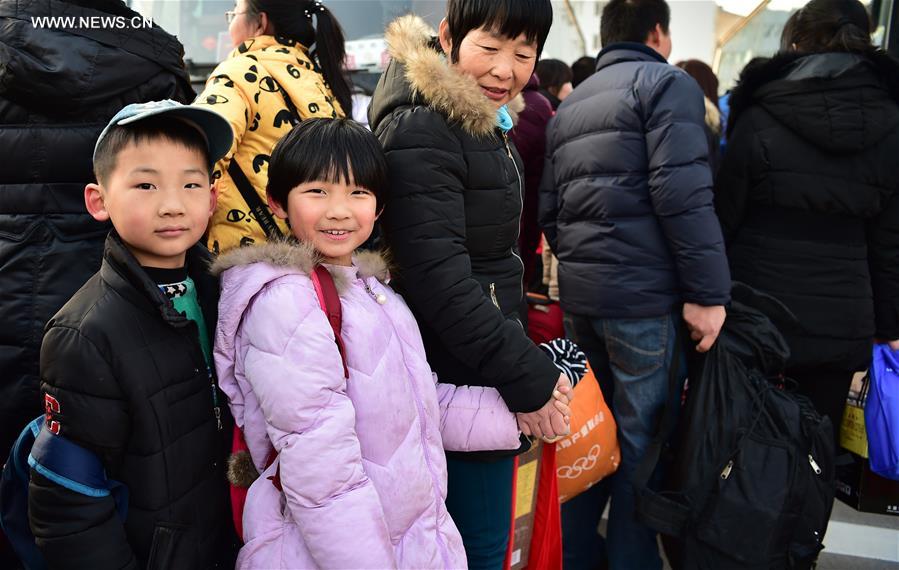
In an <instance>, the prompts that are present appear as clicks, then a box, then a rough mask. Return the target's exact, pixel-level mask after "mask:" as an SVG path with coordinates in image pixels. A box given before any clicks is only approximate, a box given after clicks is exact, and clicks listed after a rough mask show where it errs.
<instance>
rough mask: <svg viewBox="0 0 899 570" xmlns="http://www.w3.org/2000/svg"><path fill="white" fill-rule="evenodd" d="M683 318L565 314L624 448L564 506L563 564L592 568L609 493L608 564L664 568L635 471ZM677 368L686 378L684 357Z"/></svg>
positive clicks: (661, 401)
mask: <svg viewBox="0 0 899 570" xmlns="http://www.w3.org/2000/svg"><path fill="white" fill-rule="evenodd" d="M680 318H681V317H680V315H677V314H668V315H662V316H660V317H652V318H643V319H600V318H593V317H586V316H581V315H572V314H568V315H565V330H566V333H567V334H568V336H569V337H570V338H571V339H572V340H573V341H575V342H576V343H577V344H578V346H580V347H581V349H582V350H583V351H584V353H585V354H586V355H587V359H588V360H589V361H590V365H591V367H592V368H593V371H594V372H595V374H596V378H597V380H598V381H599V385H600V388H602V391H603V396H604V397H605V398H606V400H607V401H608V402H609V404H610V407H611V409H612V413H613V415H614V416H615V421H616V422H617V424H618V443H619V445H620V447H621V463H620V465H619V467H618V471H617V473H615V475H614V476H612V477H610V478H609V479H607V480H606V481H602V482H600V483H599V484H598V485H597V486H596V487H598V489H596V490H595V491H593V490H592V489H591V491H593V492H592V493H590V492H588V493H584V494H583V495H581V496H579V497H575V498H574V499H572V500H571V501H569V502H568V503H565V504H564V505H563V506H562V535H563V548H564V556H565V570H572V569H580V568H584V569H588V568H595V567H596V563H597V560H596V559H597V556H601V555H602V550H603V548H602V539H600V538H598V537H597V536H596V532H595V529H596V525H597V522H598V521H599V518H600V516H601V514H602V511H603V509H604V508H605V502H606V501H607V500H609V498H611V506H610V508H609V525H608V532H607V536H606V541H605V548H604V550H605V555H606V557H607V558H608V562H609V568H611V569H612V570H620V569H635V570H653V569H661V568H662V559H661V557H660V556H659V551H658V546H657V543H656V533H655V532H654V531H652V530H651V529H649V528H647V527H645V526H643V525H642V524H640V523H639V522H637V520H636V516H635V515H636V505H635V501H636V499H635V493H634V487H633V476H634V471H635V470H636V468H637V466H638V465H639V464H640V461H641V460H642V459H643V456H644V454H645V453H646V450H647V448H648V447H649V445H650V443H651V442H652V438H653V436H654V435H655V430H656V423H657V422H658V419H659V418H660V417H661V413H662V411H663V410H664V408H665V405H666V402H667V399H668V371H669V368H670V366H671V360H672V356H673V355H674V351H675V350H682V347H680V346H675V345H676V337H677V328H678V326H679V323H680ZM679 368H680V371H679V375H680V377H681V379H683V378H684V377H685V376H686V364H685V363H684V359H683V358H681V365H680V367H679ZM678 396H679V395H678ZM674 404H675V405H676V404H677V402H675V403H674ZM658 475H659V473H656V475H655V477H656V478H658ZM591 535H592V536H591Z"/></svg>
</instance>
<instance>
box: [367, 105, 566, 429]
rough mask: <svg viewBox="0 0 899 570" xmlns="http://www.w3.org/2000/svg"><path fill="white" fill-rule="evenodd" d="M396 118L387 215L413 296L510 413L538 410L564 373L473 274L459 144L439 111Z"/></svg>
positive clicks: (414, 304) (384, 139)
mask: <svg viewBox="0 0 899 570" xmlns="http://www.w3.org/2000/svg"><path fill="white" fill-rule="evenodd" d="M394 121H395V124H393V125H390V126H389V127H388V128H387V129H386V130H385V131H384V132H383V133H382V134H381V143H382V145H383V146H384V150H385V152H386V154H387V160H388V165H389V167H390V195H389V198H388V201H387V206H386V208H385V210H384V218H383V220H382V221H383V227H384V231H385V235H386V237H387V241H388V244H389V245H390V248H391V253H392V255H393V259H394V261H395V263H396V266H397V270H398V277H399V279H400V281H401V282H402V284H403V294H404V296H405V298H406V301H407V302H408V303H409V306H410V307H411V308H412V310H413V311H414V312H415V314H416V317H417V318H418V319H419V322H421V323H422V326H426V327H428V328H429V329H430V330H432V331H433V332H435V333H436V334H437V336H438V338H439V339H440V342H441V344H442V346H443V348H444V349H445V350H447V351H448V352H449V353H450V354H451V355H452V356H454V357H455V358H456V359H458V360H460V361H461V362H464V363H466V364H467V365H468V366H470V367H472V368H474V369H475V370H476V371H477V372H478V374H479V375H480V376H481V378H482V380H483V381H484V382H486V385H488V386H493V387H495V388H497V389H498V390H499V392H500V394H501V395H502V397H503V400H505V402H506V404H507V405H508V406H509V409H510V410H512V411H513V412H526V411H533V410H536V409H539V408H540V407H541V406H543V405H544V404H545V403H546V402H547V401H548V400H549V398H550V397H551V395H552V391H553V388H554V387H555V384H556V381H557V380H558V377H559V372H558V370H556V368H555V367H554V366H553V364H552V362H551V361H550V360H549V359H548V358H546V356H544V355H543V353H542V352H541V351H540V349H539V348H537V347H536V346H535V345H534V343H532V342H531V341H530V340H529V339H528V338H527V337H526V336H525V334H524V331H523V330H522V328H521V327H520V326H519V324H518V323H516V322H514V321H511V320H507V319H506V318H504V317H503V315H502V314H501V313H500V312H499V311H497V309H496V307H495V306H493V304H492V303H491V302H490V300H489V299H488V298H487V296H486V295H485V294H484V292H483V290H482V288H481V286H480V284H479V283H478V282H477V281H476V280H475V279H474V278H473V277H472V269H471V259H470V257H469V254H468V250H467V249H466V245H465V243H466V241H465V198H464V192H465V186H464V183H463V181H464V180H465V179H466V173H467V165H466V164H465V161H464V159H463V153H462V147H461V144H460V142H459V140H458V139H457V138H456V136H455V135H454V134H453V133H452V132H451V131H450V130H449V128H448V126H447V124H446V122H445V120H444V119H443V117H442V116H440V115H438V114H436V113H434V112H430V111H427V110H421V109H416V110H414V111H412V112H404V113H402V114H400V115H399V116H398V117H396V118H394ZM446 380H447V381H451V380H453V381H455V382H460V381H464V379H446Z"/></svg>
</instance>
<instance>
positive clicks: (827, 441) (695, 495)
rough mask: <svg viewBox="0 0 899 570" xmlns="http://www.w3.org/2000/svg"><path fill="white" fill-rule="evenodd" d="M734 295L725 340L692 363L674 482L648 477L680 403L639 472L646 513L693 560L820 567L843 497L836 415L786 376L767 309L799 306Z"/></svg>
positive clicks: (744, 291)
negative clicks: (837, 500) (657, 483)
mask: <svg viewBox="0 0 899 570" xmlns="http://www.w3.org/2000/svg"><path fill="white" fill-rule="evenodd" d="M732 298H733V300H734V301H733V303H732V306H731V307H730V308H729V309H728V315H727V320H726V321H725V324H724V327H723V329H722V331H721V335H720V336H719V338H718V341H717V342H716V343H715V345H714V346H713V347H712V349H711V350H710V351H709V352H708V353H707V355H706V356H705V359H704V362H703V363H702V367H701V368H702V369H701V371H699V373H698V374H693V373H692V371H691V375H690V381H689V388H688V390H687V395H686V403H685V405H684V408H683V410H682V411H681V420H680V425H679V426H678V429H677V433H676V436H675V439H674V446H673V447H672V448H669V449H670V450H671V451H672V452H673V461H672V465H671V469H670V472H669V473H668V476H667V478H666V483H665V485H664V487H663V490H661V491H660V490H656V489H651V488H650V487H648V481H649V479H650V476H651V475H652V473H653V471H654V469H655V467H656V464H657V463H658V461H659V459H660V457H661V455H662V453H663V451H664V450H665V448H666V442H667V441H668V440H669V436H670V435H671V434H672V433H673V432H674V423H675V422H674V417H673V416H674V415H675V414H676V413H677V410H674V409H671V408H669V409H666V411H665V414H664V417H663V418H662V422H661V425H660V429H659V433H658V434H657V436H656V438H655V440H654V442H653V445H652V446H651V448H650V451H649V452H648V453H647V457H646V458H645V460H644V462H643V463H642V464H641V465H640V466H639V468H638V470H637V472H636V475H635V478H634V484H635V489H636V492H637V510H638V517H639V518H640V520H641V521H642V522H643V523H644V524H646V525H648V526H650V527H651V528H653V529H655V530H657V531H659V532H662V533H665V534H668V535H671V536H673V537H675V538H677V539H680V541H681V547H682V553H681V554H682V560H681V561H680V562H681V564H680V565H679V566H680V567H682V568H686V569H692V568H703V569H705V568H708V569H718V568H728V569H734V570H736V569H754V570H763V569H765V570H768V569H771V568H811V567H813V566H814V563H815V561H816V559H817V556H818V553H819V552H820V550H821V549H822V548H823V544H822V540H823V538H824V534H825V532H826V530H827V523H828V520H829V519H830V511H831V508H832V506H833V498H834V449H833V437H832V433H833V432H832V428H831V424H830V420H829V419H828V418H826V417H822V416H821V415H820V414H818V413H817V412H816V411H815V409H814V407H813V406H812V404H811V402H810V401H809V400H808V399H807V398H805V397H803V396H800V395H797V394H794V393H793V392H792V391H790V390H789V388H788V384H789V382H788V381H787V382H784V381H783V380H782V376H781V374H782V371H783V368H784V365H785V363H786V361H787V358H788V356H789V349H788V348H787V345H786V343H785V341H784V339H783V337H782V336H781V334H780V333H779V332H778V330H777V329H776V328H775V327H774V325H773V324H771V321H770V320H769V319H768V317H767V316H766V314H767V315H771V314H779V315H780V317H781V318H782V319H786V320H789V319H791V318H792V315H791V314H790V313H789V311H788V310H787V309H786V308H785V307H784V306H783V305H781V304H780V303H779V302H778V301H776V300H775V299H773V298H771V297H768V296H767V295H763V294H761V293H758V292H756V291H754V290H752V289H750V288H748V287H747V286H745V285H741V284H735V286H734V291H733V295H732ZM675 369H676V367H675ZM671 377H672V381H671V385H670V389H671V394H670V395H671V397H672V398H676V394H677V391H679V389H680V387H679V385H678V383H677V382H676V378H675V375H674V374H672V375H671ZM785 385H786V387H785ZM670 401H677V400H670Z"/></svg>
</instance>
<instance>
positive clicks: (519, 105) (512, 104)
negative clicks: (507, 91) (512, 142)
mask: <svg viewBox="0 0 899 570" xmlns="http://www.w3.org/2000/svg"><path fill="white" fill-rule="evenodd" d="M507 107H508V108H509V114H510V115H512V124H513V125H517V124H518V118H519V115H521V113H522V112H523V111H524V108H525V107H527V101H525V100H524V95H522V94H521V93H519V94H518V95H516V96H515V98H514V99H512V100H511V101H509V104H508V105H507Z"/></svg>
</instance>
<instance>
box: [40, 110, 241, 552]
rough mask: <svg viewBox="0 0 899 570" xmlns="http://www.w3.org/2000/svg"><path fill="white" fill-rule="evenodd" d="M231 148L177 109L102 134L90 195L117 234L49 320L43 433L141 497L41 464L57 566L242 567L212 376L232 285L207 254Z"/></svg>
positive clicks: (48, 535) (144, 114)
mask: <svg viewBox="0 0 899 570" xmlns="http://www.w3.org/2000/svg"><path fill="white" fill-rule="evenodd" d="M231 142H232V134H231V127H230V126H229V124H228V122H227V121H225V120H224V119H222V118H221V117H219V116H218V115H217V114H216V113H214V112H212V111H208V110H206V109H201V108H196V107H186V106H182V105H180V104H178V103H175V102H174V101H159V102H151V103H145V104H132V105H128V106H127V107H125V108H124V109H122V110H121V111H119V112H118V113H117V114H116V115H115V116H114V117H113V118H112V120H111V121H110V123H109V125H107V126H106V128H105V129H104V130H103V132H102V133H100V137H99V140H98V141H97V145H96V147H95V149H94V173H95V175H96V178H97V183H96V184H88V185H87V186H86V188H85V190H84V200H85V204H86V206H87V210H88V212H89V213H90V214H91V215H92V216H93V217H94V218H95V219H97V220H99V221H106V220H110V221H111V222H112V225H113V228H114V229H113V230H112V231H111V232H110V234H109V236H108V237H107V240H106V247H105V252H104V256H103V264H102V266H101V268H100V271H99V272H98V273H96V274H95V275H94V276H93V277H91V279H90V280H89V281H88V282H87V283H86V284H85V285H84V286H83V287H82V288H81V289H80V290H79V291H78V292H77V293H75V295H74V296H73V297H72V298H71V300H69V302H68V303H66V305H65V306H64V307H63V308H62V309H61V310H60V311H59V312H58V313H57V314H56V315H55V316H54V317H53V318H52V319H51V320H50V322H49V323H48V324H47V328H46V333H45V336H44V341H43V345H42V347H41V390H42V393H43V398H44V405H45V409H46V423H45V425H44V428H43V429H44V430H48V431H49V432H50V434H52V436H53V437H65V438H67V439H68V440H70V441H72V442H74V443H76V444H78V445H80V446H82V447H84V448H86V449H88V450H89V451H91V452H93V453H94V454H96V456H97V457H98V458H99V459H100V462H101V463H102V469H103V471H104V472H105V473H96V474H93V475H94V476H96V477H100V479H101V480H103V479H105V478H106V477H108V480H109V481H118V482H120V483H122V484H123V485H124V486H125V487H126V488H127V490H128V498H127V505H123V504H122V503H123V502H124V501H119V502H117V501H116V500H114V499H113V497H112V496H110V495H109V494H108V493H105V494H106V496H102V495H104V489H97V488H90V487H87V488H85V487H84V486H79V485H77V484H74V483H73V481H71V480H69V479H66V478H62V477H59V476H58V474H56V473H54V472H53V471H48V470H46V469H43V468H42V466H41V465H36V468H33V469H32V472H31V483H30V485H29V500H28V509H29V521H30V524H31V529H32V532H33V533H34V536H35V542H36V544H37V546H38V548H39V549H40V550H41V552H42V553H43V555H44V557H45V558H46V560H47V562H48V564H49V566H50V567H51V568H94V569H100V568H151V569H152V568H166V569H171V568H191V569H193V568H210V567H217V566H220V567H226V566H227V565H228V563H229V556H233V550H232V548H231V540H230V536H231V533H230V525H229V524H228V523H229V520H230V517H229V508H228V490H227V486H226V485H225V479H224V473H223V458H224V452H225V444H226V441H227V438H226V435H227V434H229V431H228V429H227V428H228V427H229V426H225V425H223V420H224V419H225V418H223V417H222V414H223V413H224V411H225V410H227V403H226V402H225V400H224V397H223V395H222V394H221V393H220V392H219V390H218V387H217V386H216V384H215V380H214V377H213V375H212V372H211V367H210V366H211V365H210V362H211V354H210V348H209V347H210V343H209V338H210V337H211V335H212V328H213V327H214V326H215V322H216V312H215V309H216V303H217V298H216V297H217V291H218V284H217V282H216V281H215V280H214V279H213V278H212V277H210V276H208V274H207V263H208V260H209V254H208V252H207V251H206V250H205V248H203V247H202V246H197V245H196V244H197V242H198V241H199V240H200V239H201V238H202V236H203V233H204V232H205V231H206V226H207V223H208V221H209V217H210V216H211V214H212V211H213V210H214V209H215V204H216V192H215V186H214V185H212V184H211V181H210V171H211V168H210V167H211V165H212V164H214V163H215V161H216V160H218V159H219V158H220V157H221V156H222V155H224V154H225V152H226V151H227V149H228V148H229V147H230V145H231ZM207 327H208V328H207ZM45 437H50V436H47V435H46V434H45ZM123 507H127V512H125V511H124V510H123ZM230 561H233V557H232V558H230Z"/></svg>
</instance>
